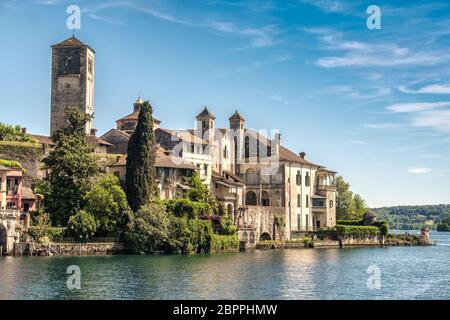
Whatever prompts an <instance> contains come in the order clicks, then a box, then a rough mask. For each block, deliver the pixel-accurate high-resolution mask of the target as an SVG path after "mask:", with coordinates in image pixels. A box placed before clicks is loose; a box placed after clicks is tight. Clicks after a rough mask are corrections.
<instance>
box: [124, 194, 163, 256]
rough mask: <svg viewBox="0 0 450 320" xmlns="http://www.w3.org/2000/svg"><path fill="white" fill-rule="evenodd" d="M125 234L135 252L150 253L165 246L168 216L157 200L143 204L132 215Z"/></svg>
mask: <svg viewBox="0 0 450 320" xmlns="http://www.w3.org/2000/svg"><path fill="white" fill-rule="evenodd" d="M125 236H126V238H127V239H128V241H130V242H131V244H132V245H133V248H134V250H135V251H137V252H147V253H152V252H155V251H157V250H162V249H164V248H165V247H167V242H168V239H169V217H168V215H167V213H166V212H165V210H164V206H162V205H161V204H159V203H157V202H151V203H148V204H146V205H143V206H141V207H140V208H139V210H138V211H137V212H136V213H135V214H134V215H133V216H132V218H131V220H130V222H129V223H128V225H127V230H126V232H125Z"/></svg>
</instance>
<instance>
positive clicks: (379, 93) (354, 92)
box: [326, 86, 392, 100]
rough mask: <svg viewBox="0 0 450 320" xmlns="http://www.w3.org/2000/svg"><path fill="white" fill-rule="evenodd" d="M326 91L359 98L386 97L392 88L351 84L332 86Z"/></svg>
mask: <svg viewBox="0 0 450 320" xmlns="http://www.w3.org/2000/svg"><path fill="white" fill-rule="evenodd" d="M326 91H327V92H330V93H334V94H337V95H341V96H347V97H349V98H352V99H358V100H362V99H375V98H379V97H384V96H387V95H389V94H390V93H391V92H392V90H391V88H388V87H371V88H365V89H357V88H354V87H351V86H331V87H329V88H328V89H327V90H326Z"/></svg>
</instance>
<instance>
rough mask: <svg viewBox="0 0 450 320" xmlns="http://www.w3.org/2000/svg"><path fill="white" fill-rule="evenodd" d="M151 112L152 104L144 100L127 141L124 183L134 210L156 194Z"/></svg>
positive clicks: (153, 135)
mask: <svg viewBox="0 0 450 320" xmlns="http://www.w3.org/2000/svg"><path fill="white" fill-rule="evenodd" d="M152 112H153V110H152V106H151V105H150V103H149V102H148V101H145V102H144V103H143V105H142V107H141V110H140V112H139V119H138V123H137V126H136V130H135V131H134V133H133V134H132V135H131V137H130V141H129V142H128V150H127V166H126V182H125V184H126V195H127V199H128V203H129V205H130V207H131V209H132V210H133V211H134V212H136V211H137V210H138V209H139V208H140V207H141V206H142V205H145V204H147V203H149V202H150V200H152V199H155V198H156V195H157V191H156V190H157V186H156V182H155V175H156V173H155V154H154V151H153V145H154V143H155V134H154V132H153V118H152Z"/></svg>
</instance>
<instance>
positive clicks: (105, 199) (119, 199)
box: [85, 174, 131, 236]
mask: <svg viewBox="0 0 450 320" xmlns="http://www.w3.org/2000/svg"><path fill="white" fill-rule="evenodd" d="M85 201H86V205H85V210H86V211H87V212H89V213H91V214H92V215H93V216H94V218H95V221H96V223H97V234H99V235H102V236H105V235H108V236H109V235H118V234H120V233H121V232H123V231H124V229H125V227H126V225H127V223H128V222H129V219H130V214H131V213H130V211H131V210H130V207H129V206H128V202H127V197H126V195H125V192H124V191H123V189H122V187H121V186H120V182H119V179H118V178H117V177H116V176H114V175H112V174H106V175H103V176H102V177H101V178H100V179H98V180H97V181H96V182H95V183H94V185H93V186H92V188H91V190H90V191H89V192H88V193H87V194H86V197H85Z"/></svg>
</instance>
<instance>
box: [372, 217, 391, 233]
mask: <svg viewBox="0 0 450 320" xmlns="http://www.w3.org/2000/svg"><path fill="white" fill-rule="evenodd" d="M372 226H374V227H377V228H378V229H379V230H380V234H381V235H383V236H387V235H388V233H389V223H388V222H387V221H384V220H379V221H375V222H374V223H373V224H372Z"/></svg>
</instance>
